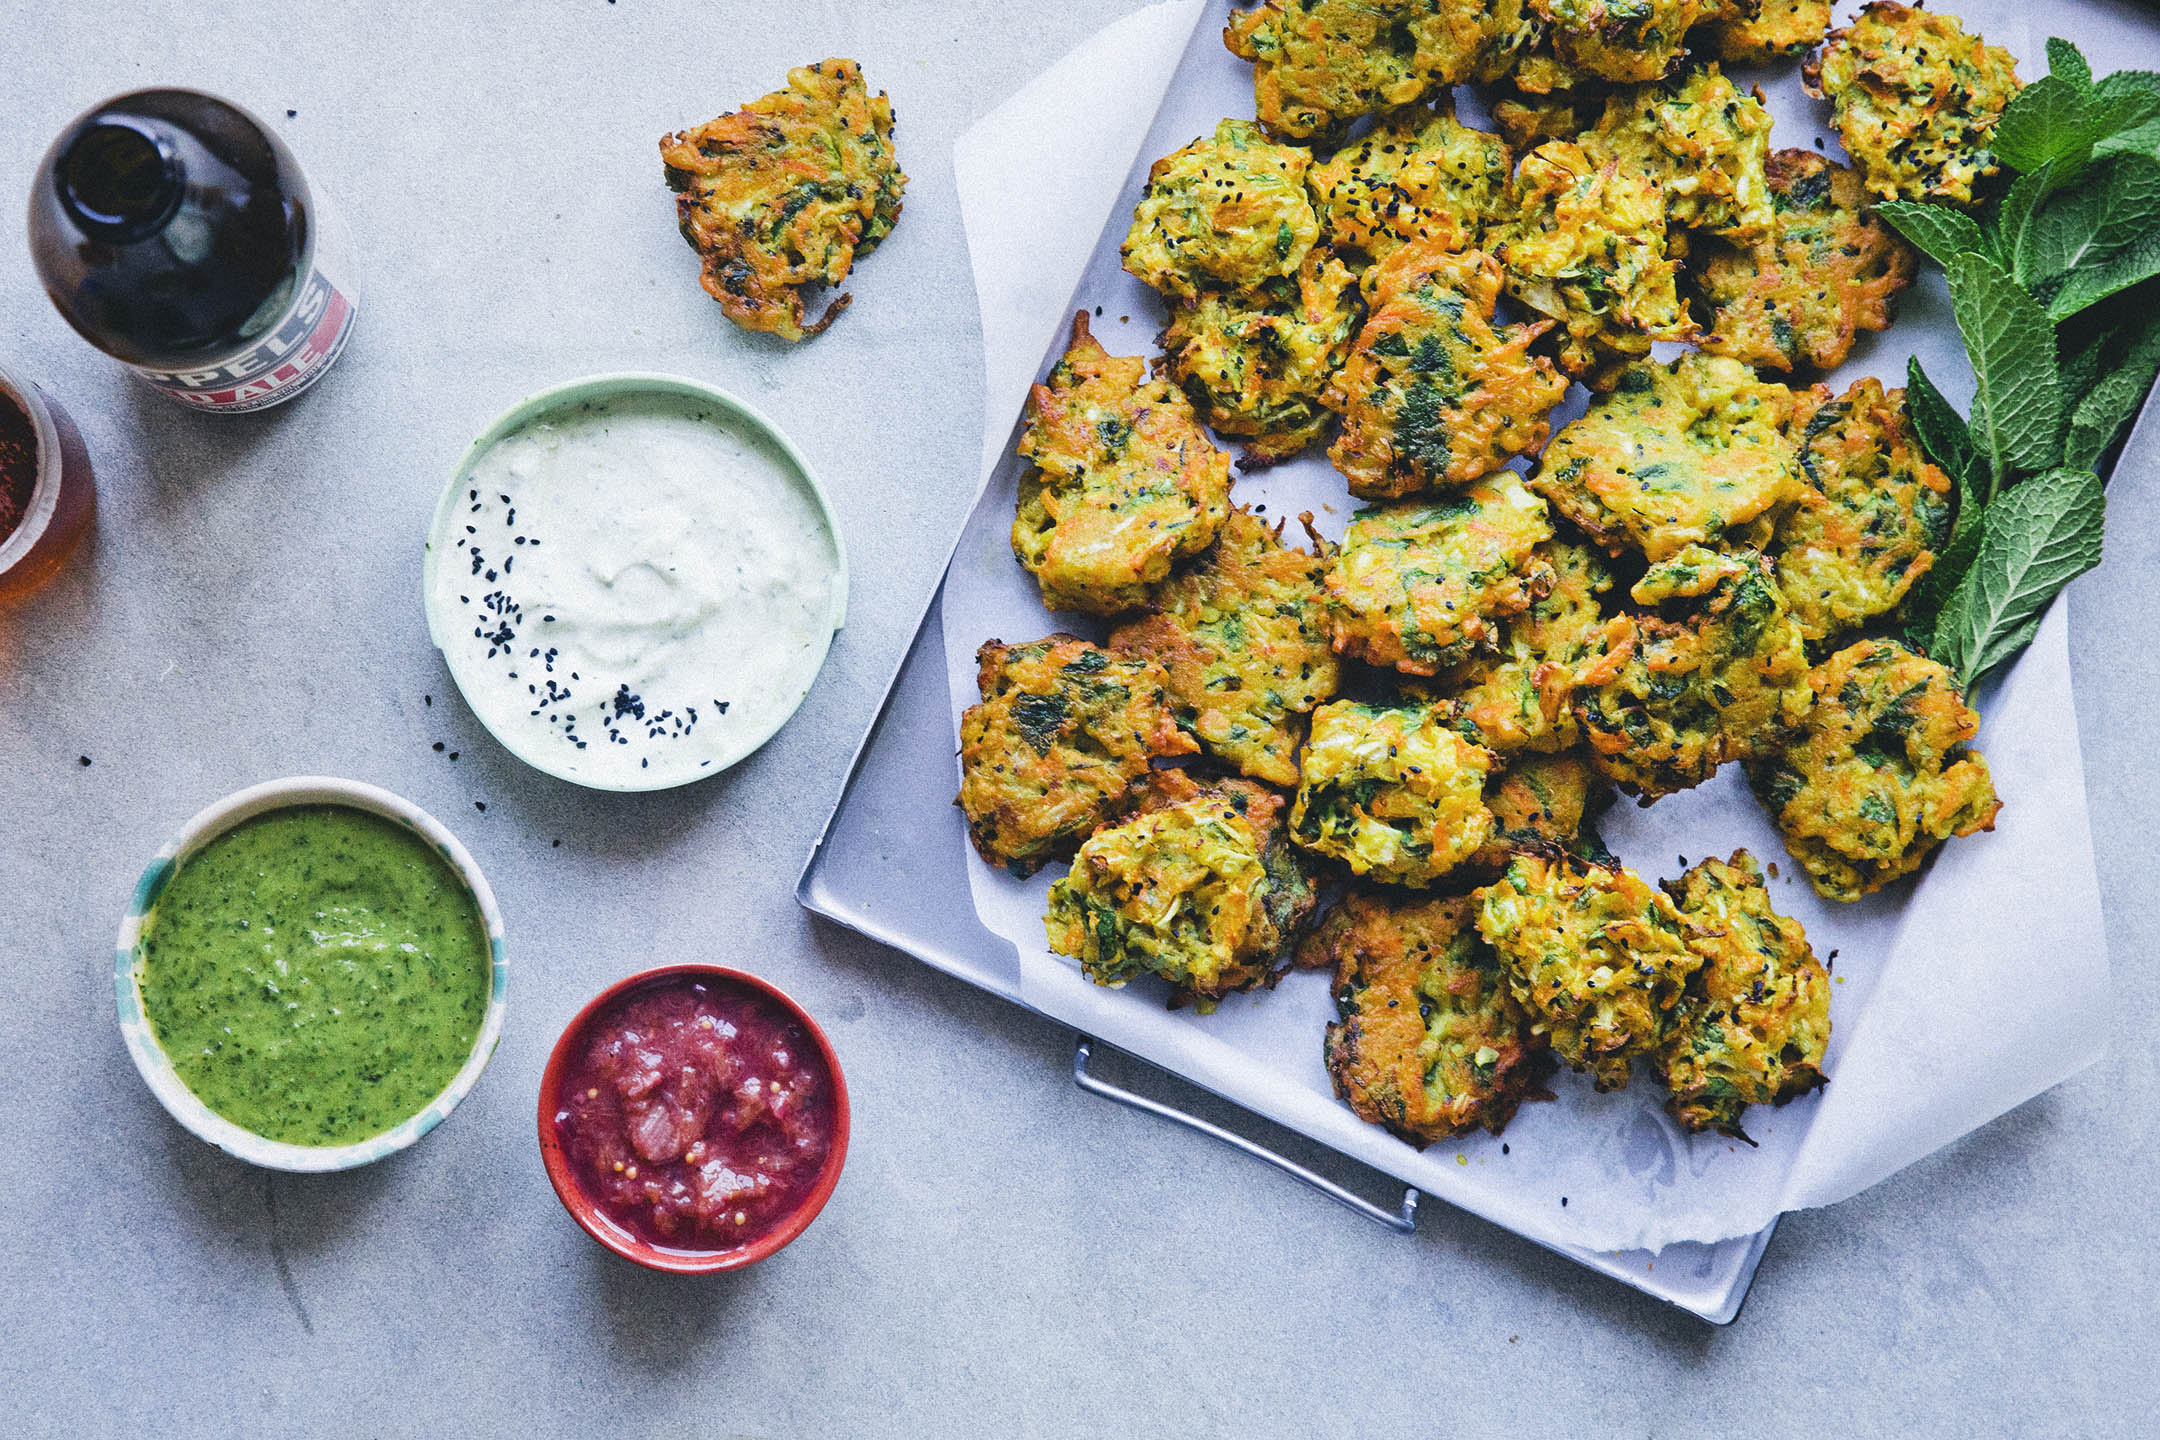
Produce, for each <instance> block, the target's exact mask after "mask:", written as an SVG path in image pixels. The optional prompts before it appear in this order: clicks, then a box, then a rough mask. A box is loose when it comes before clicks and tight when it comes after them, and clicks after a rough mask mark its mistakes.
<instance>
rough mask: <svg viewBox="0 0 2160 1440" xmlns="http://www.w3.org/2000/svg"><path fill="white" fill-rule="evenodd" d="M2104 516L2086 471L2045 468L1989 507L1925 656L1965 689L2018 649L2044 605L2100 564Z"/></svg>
mask: <svg viewBox="0 0 2160 1440" xmlns="http://www.w3.org/2000/svg"><path fill="white" fill-rule="evenodd" d="M2106 510H2107V497H2106V496H2105V495H2104V494H2103V493H2102V492H2101V489H2100V477H2099V476H2097V475H2094V474H2093V473H2092V472H2091V471H2089V470H2050V471H2048V472H2047V473H2046V474H2044V475H2036V476H2034V477H2033V478H2032V479H2030V480H2027V481H2026V482H2025V483H2024V484H2022V485H2020V486H2018V487H2017V488H2016V489H2015V490H2012V491H2010V492H2008V493H2007V494H2005V495H2003V496H2002V497H2001V498H2000V499H1999V500H1997V501H1996V502H1995V503H1994V504H1992V505H1990V506H1988V508H1987V514H1986V516H1985V517H1984V518H1983V519H1982V521H1981V525H1980V544H1979V548H1978V552H1977V553H1976V554H1975V555H1974V557H1973V561H1972V565H1971V568H1970V569H1968V570H1967V571H1966V572H1965V578H1964V580H1963V581H1962V582H1961V583H1960V584H1959V585H1958V587H1957V589H1956V590H1955V591H1954V592H1953V593H1952V594H1951V595H1950V597H1949V599H1948V600H1947V601H1946V602H1945V603H1944V605H1943V608H1942V613H1941V614H1940V615H1939V616H1938V617H1936V621H1935V634H1934V637H1933V640H1932V642H1931V643H1930V644H1929V646H1928V653H1929V654H1930V655H1932V656H1933V657H1934V658H1935V659H1937V660H1939V661H1941V662H1942V663H1943V664H1944V665H1947V666H1948V667H1949V668H1950V670H1951V673H1953V674H1955V675H1956V676H1957V678H1958V683H1959V684H1960V685H1961V686H1966V687H1970V686H1971V685H1972V683H1973V682H1974V681H1975V680H1977V679H1979V678H1980V677H1981V676H1982V675H1985V674H1986V673H1987V672H1988V671H1990V670H1992V669H1994V668H1995V667H1996V666H1997V665H1999V664H2001V663H2002V662H2003V661H2005V660H2008V659H2010V658H2011V657H2012V656H2014V655H2016V654H2017V653H2018V651H2020V650H2023V649H2024V648H2025V646H2026V645H2027V644H2028V643H2030V642H2031V640H2032V637H2033V632H2034V631H2035V630H2037V629H2038V628H2039V626H2040V615H2041V613H2042V612H2043V611H2044V610H2045V609H2046V608H2047V604H2048V602H2049V601H2051V600H2053V599H2054V598H2055V595H2056V593H2057V592H2058V591H2060V590H2061V589H2062V588H2063V586H2065V585H2067V584H2069V583H2070V582H2071V581H2072V580H2074V579H2076V578H2077V577H2078V576H2080V575H2082V574H2084V573H2085V572H2086V571H2087V570H2090V569H2092V568H2093V566H2095V565H2098V564H2099V563H2100V535H2101V522H2102V517H2103V516H2104V515H2105V513H2106Z"/></svg>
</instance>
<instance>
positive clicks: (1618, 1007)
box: [1475, 854, 1702, 1090]
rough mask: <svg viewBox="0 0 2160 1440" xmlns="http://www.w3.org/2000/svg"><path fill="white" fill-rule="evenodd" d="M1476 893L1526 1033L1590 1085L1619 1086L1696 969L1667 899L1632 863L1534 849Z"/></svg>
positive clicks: (1666, 1027) (1667, 1020) (1665, 1029)
mask: <svg viewBox="0 0 2160 1440" xmlns="http://www.w3.org/2000/svg"><path fill="white" fill-rule="evenodd" d="M1475 898H1476V899H1477V901H1478V930H1479V932H1480V933H1481V934H1483V935H1484V937H1485V939H1486V941H1487V942H1488V943H1489V944H1491V945H1492V947H1493V948H1494V949H1495V950H1497V951H1498V952H1499V953H1500V958H1501V960H1502V961H1503V962H1504V963H1505V964H1506V965H1507V967H1508V984H1509V988H1510V989H1511V990H1512V992H1513V993H1514V996H1515V999H1516V1001H1517V1002H1518V1003H1520V1004H1521V1005H1522V1007H1523V1009H1524V1010H1525V1011H1526V1012H1527V1013H1528V1014H1529V1016H1530V1023H1531V1034H1532V1035H1533V1036H1542V1037H1544V1038H1546V1039H1547V1040H1548V1041H1549V1042H1550V1044H1551V1045H1552V1048H1553V1053H1554V1054H1555V1055H1557V1056H1558V1057H1559V1058H1560V1059H1562V1060H1564V1061H1566V1062H1567V1063H1568V1064H1570V1065H1572V1066H1574V1067H1575V1068H1576V1069H1577V1070H1587V1071H1589V1072H1590V1075H1591V1078H1592V1079H1593V1081H1595V1083H1596V1085H1597V1088H1598V1089H1599V1090H1620V1089H1625V1088H1626V1086H1627V1082H1628V1062H1629V1061H1630V1060H1632V1059H1633V1058H1634V1057H1635V1056H1637V1055H1645V1056H1648V1055H1654V1054H1656V1053H1657V1051H1658V1050H1659V1048H1660V1047H1661V1046H1662V1045H1663V1044H1664V1043H1665V1039H1666V1037H1667V1035H1668V1034H1669V1033H1670V1031H1671V1028H1672V1024H1673V1020H1674V1012H1675V1011H1676V1010H1677V1008H1678V1007H1679V1004H1680V998H1681V994H1682V991H1683V989H1684V988H1685V986H1686V985H1687V981H1688V977H1689V976H1691V975H1693V974H1694V973H1695V971H1696V970H1697V969H1699V968H1700V967H1701V965H1702V957H1701V956H1700V955H1698V954H1696V953H1695V952H1694V951H1693V950H1691V949H1689V948H1688V944H1687V939H1688V933H1689V932H1688V927H1687V926H1686V924H1685V923H1684V922H1683V921H1682V920H1681V918H1680V913H1679V912H1678V911H1677V910H1675V909H1674V908H1673V903H1672V901H1671V900H1669V899H1667V898H1666V897H1665V896H1664V895H1662V894H1660V893H1659V892H1658V891H1656V890H1653V889H1651V888H1650V886H1648V885H1647V884H1645V883H1644V882H1643V879H1642V877H1641V876H1639V875H1637V874H1636V873H1635V872H1634V871H1632V870H1628V869H1625V868H1622V867H1614V868H1607V867H1605V866H1603V865H1592V864H1588V863H1586V862H1583V861H1578V860H1575V859H1573V858H1571V857H1567V856H1546V855H1535V854H1532V855H1518V856H1516V857H1515V859H1514V860H1513V861H1511V862H1510V863H1509V865H1508V869H1507V874H1505V875H1504V876H1502V877H1501V878H1500V879H1499V880H1497V881H1495V882H1494V883H1493V884H1491V885H1488V886H1486V887H1485V888H1484V889H1482V890H1480V891H1478V892H1477V894H1476V897H1475Z"/></svg>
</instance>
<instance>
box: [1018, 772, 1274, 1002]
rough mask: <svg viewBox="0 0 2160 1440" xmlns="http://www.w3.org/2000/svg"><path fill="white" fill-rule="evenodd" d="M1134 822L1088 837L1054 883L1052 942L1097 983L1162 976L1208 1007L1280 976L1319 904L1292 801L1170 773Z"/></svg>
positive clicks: (1235, 783) (1244, 785) (1048, 921)
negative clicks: (1287, 804) (1303, 860)
mask: <svg viewBox="0 0 2160 1440" xmlns="http://www.w3.org/2000/svg"><path fill="white" fill-rule="evenodd" d="M1154 785H1155V793H1154V794H1153V795H1151V796H1150V797H1149V801H1148V803H1147V804H1146V805H1144V806H1143V807H1142V809H1141V810H1140V812H1139V813H1138V814H1136V815H1134V816H1133V817H1132V818H1131V819H1129V820H1125V821H1123V822H1121V823H1119V824H1116V825H1108V826H1105V827H1103V828H1102V829H1100V830H1097V831H1096V832H1095V833H1094V834H1093V835H1092V836H1090V837H1088V840H1087V843H1086V844H1084V845H1082V846H1081V847H1080V853H1079V855H1078V856H1077V857H1076V858H1075V859H1074V861H1073V867H1072V870H1071V872H1070V873H1068V874H1067V875H1066V876H1065V877H1064V878H1063V879H1061V880H1059V881H1058V882H1057V883H1056V884H1054V885H1052V886H1051V887H1050V909H1049V913H1048V914H1047V915H1045V916H1044V917H1043V926H1044V929H1045V930H1046V931H1047V932H1048V934H1049V939H1050V948H1051V949H1052V950H1055V951H1056V952H1057V953H1058V954H1060V955H1070V956H1072V957H1073V958H1074V959H1076V960H1078V961H1079V962H1080V969H1081V972H1082V973H1083V974H1085V975H1086V976H1087V977H1088V979H1090V980H1093V981H1094V982H1095V983H1096V984H1098V985H1107V986H1111V987H1117V986H1122V985H1124V984H1125V983H1126V982H1127V981H1129V980H1131V979H1132V978H1133V977H1134V976H1136V975H1142V974H1153V975H1159V976H1161V977H1162V978H1163V979H1165V980H1167V981H1169V982H1170V984H1171V985H1172V986H1173V987H1175V990H1176V992H1177V994H1178V996H1179V997H1181V998H1190V999H1192V1000H1194V1001H1195V1002H1196V1003H1197V1008H1199V1009H1200V1010H1201V1011H1203V1012H1206V1011H1209V1010H1212V1009H1214V1008H1215V1002H1216V1001H1218V1000H1220V999H1221V998H1222V997H1223V996H1225V995H1228V994H1231V993H1232V992H1234V991H1238V990H1251V989H1255V988H1257V987H1259V986H1262V985H1272V984H1274V983H1275V981H1276V979H1277V978H1278V977H1279V976H1280V975H1281V973H1282V962H1283V961H1284V959H1285V952H1286V951H1287V950H1288V949H1289V948H1290V946H1291V944H1292V942H1293V941H1294V940H1295V939H1296V937H1297V934H1298V931H1299V930H1300V929H1302V928H1303V926H1304V923H1305V920H1306V919H1307V917H1308V916H1309V915H1310V914H1311V912H1312V908H1313V905H1314V903H1315V898H1316V897H1315V895H1314V893H1313V889H1312V885H1311V883H1310V882H1309V881H1308V880H1307V879H1306V878H1305V875H1304V873H1303V871H1302V870H1301V869H1300V868H1299V866H1298V863H1297V858H1296V855H1295V853H1294V852H1293V851H1292V850H1291V849H1290V847H1289V846H1288V845H1286V844H1285V843H1283V839H1282V809H1283V798H1282V796H1280V795H1277V794H1275V793H1274V792H1273V791H1271V790H1268V789H1267V788H1265V787H1264V786H1260V785H1255V784H1253V783H1252V782H1251V781H1249V780H1225V781H1221V782H1219V783H1217V784H1215V785H1211V786H1207V787H1202V786H1201V785H1200V784H1198V783H1197V782H1195V781H1193V780H1191V779H1190V778H1189V777H1187V776H1184V775H1182V774H1180V773H1178V772H1175V771H1169V772H1163V774H1162V776H1161V778H1160V779H1158V780H1157V781H1155V782H1154Z"/></svg>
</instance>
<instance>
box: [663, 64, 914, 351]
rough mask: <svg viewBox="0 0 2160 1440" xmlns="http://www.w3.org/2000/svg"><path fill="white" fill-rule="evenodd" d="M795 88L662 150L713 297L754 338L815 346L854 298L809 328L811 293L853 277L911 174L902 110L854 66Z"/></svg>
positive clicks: (669, 141) (827, 70)
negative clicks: (812, 340)
mask: <svg viewBox="0 0 2160 1440" xmlns="http://www.w3.org/2000/svg"><path fill="white" fill-rule="evenodd" d="M787 78H788V86H787V89H785V90H776V91H774V92H773V93H772V94H770V95H767V96H765V97H764V98H763V99H761V100H753V101H751V102H750V103H749V104H748V105H745V106H743V108H742V109H740V110H738V111H736V112H735V113H734V114H732V115H722V116H721V117H720V118H719V119H717V120H709V121H707V122H706V123H705V124H703V125H700V126H698V127H697V128H696V129H693V130H684V131H680V132H678V133H676V134H673V135H669V136H667V137H665V138H664V139H662V140H661V142H660V158H661V160H662V162H663V163H664V164H665V165H666V167H667V182H668V186H669V188H671V189H673V190H674V191H676V196H675V211H676V217H677V220H678V222H679V223H680V225H681V227H682V235H683V239H685V240H687V241H689V242H690V248H692V249H693V250H695V251H697V253H698V257H699V260H700V261H701V264H702V272H703V273H702V275H701V283H702V284H703V285H704V287H705V292H706V293H707V294H708V295H710V296H712V298H713V299H715V300H717V301H719V302H720V309H721V311H722V313H724V314H725V315H726V316H727V317H728V319H730V320H732V321H734V322H735V323H736V324H737V325H740V326H741V327H742V328H743V329H745V330H762V331H765V332H767V333H769V334H773V335H778V336H779V337H780V338H781V339H783V340H805V339H808V338H809V337H810V336H812V335H815V334H817V333H818V332H819V331H821V330H823V329H824V328H825V327H826V326H828V325H830V324H832V322H833V317H834V316H836V315H838V314H839V313H840V312H841V311H842V310H845V309H846V308H847V305H848V300H849V297H848V296H846V295H841V296H838V297H836V298H835V299H834V300H833V301H832V302H831V303H830V304H829V305H827V306H826V307H825V313H824V314H823V315H821V316H819V317H818V318H817V319H816V320H814V321H810V322H808V323H805V308H804V307H805V303H806V302H805V295H806V292H811V291H815V290H816V289H819V288H821V287H829V286H833V285H838V284H839V283H840V282H841V281H843V280H845V279H847V277H848V271H849V270H851V269H852V268H854V264H855V261H856V260H857V259H858V258H860V257H862V256H864V255H868V254H869V253H870V252H871V251H872V250H875V249H876V248H877V247H878V242H879V241H881V240H883V239H884V238H885V237H886V236H887V235H889V234H891V233H892V228H893V224H894V222H896V221H897V220H898V219H899V218H900V193H901V192H902V191H903V190H905V189H906V188H907V176H906V175H905V174H903V173H902V172H901V169H900V162H899V160H898V159H896V158H895V156H894V154H893V138H892V132H893V113H892V103H891V102H890V101H888V100H887V99H886V98H885V92H884V91H882V90H880V91H879V92H878V93H877V94H875V95H872V94H871V93H870V91H869V89H868V88H867V87H866V86H865V85H864V84H863V77H862V68H861V67H860V66H858V65H857V64H856V63H855V62H854V61H853V60H838V59H834V60H822V61H820V62H818V63H817V64H815V65H801V66H797V67H796V68H795V69H793V70H790V71H788V77H787Z"/></svg>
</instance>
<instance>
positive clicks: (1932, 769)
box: [1748, 640, 2002, 900]
mask: <svg viewBox="0 0 2160 1440" xmlns="http://www.w3.org/2000/svg"><path fill="white" fill-rule="evenodd" d="M1807 684H1808V689H1809V691H1810V692H1811V693H1812V694H1813V696H1814V701H1815V704H1814V710H1813V712H1812V713H1811V714H1810V715H1809V717H1808V720H1807V723H1806V725H1805V727H1804V728H1803V729H1802V731H1801V733H1800V735H1799V737H1798V739H1796V740H1795V741H1793V742H1792V743H1791V744H1790V745H1788V746H1786V747H1785V748H1784V749H1783V751H1782V752H1778V753H1771V754H1765V755H1763V756H1761V757H1760V758H1758V759H1756V760H1754V761H1752V762H1750V763H1749V765H1748V779H1749V781H1750V782H1751V783H1752V784H1753V785H1754V787H1755V794H1756V796H1757V798H1759V799H1760V800H1761V801H1762V802H1763V805H1764V807H1765V808H1766V809H1768V810H1769V812H1770V817H1771V819H1773V820H1775V821H1776V822H1777V827H1778V830H1779V831H1780V832H1781V833H1782V834H1783V835H1784V837H1785V848H1786V849H1787V850H1790V851H1791V852H1792V855H1793V858H1794V859H1796V860H1798V861H1799V862H1800V864H1801V865H1802V866H1803V867H1804V868H1805V869H1806V870H1807V872H1808V880H1809V882H1810V883H1812V884H1813V885H1814V887H1815V889H1816V890H1817V892H1819V893H1820V894H1822V895H1824V896H1826V897H1827V898H1829V899H1832V900H1857V899H1859V898H1860V897H1861V896H1862V895H1868V894H1872V893H1873V892H1875V891H1877V890H1880V889H1882V888H1883V886H1885V885H1888V884H1889V883H1890V882H1891V881H1893V880H1896V879H1898V878H1900V877H1902V876H1905V875H1909V874H1911V873H1912V872H1913V871H1915V870H1917V869H1919V868H1920V864H1921V862H1922V861H1924V860H1925V859H1927V857H1928V856H1929V855H1930V854H1931V853H1933V851H1934V849H1935V847H1936V846H1938V845H1940V844H1941V843H1942V842H1943V841H1945V840H1947V839H1949V838H1950V837H1951V836H1953V835H1970V834H1972V833H1973V832H1974V831H1976V830H1992V829H1994V828H1995V813H1996V811H1998V810H2000V809H2001V808H2002V802H2001V801H2000V800H1998V799H1996V797H1995V786H1994V782H1993V781H1992V780H1991V779H1990V778H1989V776H1988V767H1987V761H1986V760H1985V759H1984V758H1982V757H1981V755H1980V753H1979V752H1978V751H1976V750H1971V749H1968V748H1967V747H1968V744H1969V742H1970V741H1971V740H1972V738H1973V736H1974V735H1976V734H1978V733H1979V730H1980V717H1979V716H1978V715H1975V714H1974V713H1973V712H1972V710H1971V708H1970V707H1969V706H1967V705H1966V703H1965V700H1964V697H1963V696H1961V695H1960V694H1959V693H1958V689H1957V682H1956V680H1955V679H1954V678H1953V677H1952V676H1951V674H1950V672H1949V671H1948V670H1946V669H1944V668H1943V667H1942V666H1941V665H1939V664H1937V663H1936V662H1935V661H1933V660H1930V659H1927V658H1926V657H1924V656H1921V655H1916V654H1914V653H1913V652H1912V651H1910V650H1907V649H1906V648H1905V647H1904V646H1902V645H1900V644H1898V643H1897V642H1896V641H1894V640H1861V641H1857V642H1855V643H1854V644H1851V645H1848V646H1846V647H1845V648H1844V649H1843V650H1840V651H1838V652H1837V653H1836V654H1835V655H1832V656H1831V657H1830V658H1829V659H1828V660H1825V661H1824V662H1823V663H1822V664H1820V665H1818V666H1816V667H1815V668H1814V669H1813V670H1811V671H1810V672H1808V677H1807Z"/></svg>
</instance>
